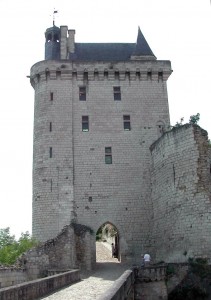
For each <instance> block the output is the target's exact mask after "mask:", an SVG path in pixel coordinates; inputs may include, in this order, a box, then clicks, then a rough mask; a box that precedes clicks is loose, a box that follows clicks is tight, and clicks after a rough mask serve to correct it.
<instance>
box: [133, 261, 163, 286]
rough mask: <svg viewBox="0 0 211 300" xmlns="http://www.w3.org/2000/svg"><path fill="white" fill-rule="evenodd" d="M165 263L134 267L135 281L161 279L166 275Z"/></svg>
mask: <svg viewBox="0 0 211 300" xmlns="http://www.w3.org/2000/svg"><path fill="white" fill-rule="evenodd" d="M166 268H167V266H166V265H161V266H153V265H152V266H146V267H134V273H135V278H136V281H137V282H149V281H162V280H165V277H166Z"/></svg>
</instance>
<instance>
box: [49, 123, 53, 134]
mask: <svg viewBox="0 0 211 300" xmlns="http://www.w3.org/2000/svg"><path fill="white" fill-rule="evenodd" d="M49 131H50V132H51V131H52V122H50V126H49Z"/></svg>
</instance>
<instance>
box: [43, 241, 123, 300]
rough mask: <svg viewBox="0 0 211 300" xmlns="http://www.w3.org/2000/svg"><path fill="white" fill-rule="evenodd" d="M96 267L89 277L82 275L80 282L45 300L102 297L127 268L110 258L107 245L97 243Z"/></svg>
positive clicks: (90, 299) (83, 299)
mask: <svg viewBox="0 0 211 300" xmlns="http://www.w3.org/2000/svg"><path fill="white" fill-rule="evenodd" d="M96 248H97V265H96V269H95V270H94V271H93V272H92V273H91V274H89V275H87V274H82V276H81V277H82V280H81V281H80V282H78V283H75V284H73V285H71V286H69V287H67V288H64V289H62V290H60V291H58V292H56V293H54V294H52V295H50V296H48V297H44V298H42V299H45V300H79V299H80V300H93V299H97V298H98V297H99V296H100V295H102V294H103V293H104V292H105V291H106V290H107V289H108V288H109V287H110V286H112V284H113V282H114V281H115V280H116V279H117V278H119V277H120V276H121V275H122V273H124V271H125V270H127V269H128V266H126V265H123V264H121V263H119V262H118V260H117V259H116V258H112V257H111V251H110V249H109V247H108V245H107V244H104V243H100V242H97V244H96Z"/></svg>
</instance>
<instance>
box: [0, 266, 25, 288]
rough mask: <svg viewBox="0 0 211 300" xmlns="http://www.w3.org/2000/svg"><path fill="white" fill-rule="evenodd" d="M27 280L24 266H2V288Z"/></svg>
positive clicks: (0, 276)
mask: <svg viewBox="0 0 211 300" xmlns="http://www.w3.org/2000/svg"><path fill="white" fill-rule="evenodd" d="M26 280H27V276H26V270H25V269H23V268H18V267H16V266H14V267H6V266H0V289H1V288H4V287H7V286H11V285H14V284H19V283H22V282H24V281H26Z"/></svg>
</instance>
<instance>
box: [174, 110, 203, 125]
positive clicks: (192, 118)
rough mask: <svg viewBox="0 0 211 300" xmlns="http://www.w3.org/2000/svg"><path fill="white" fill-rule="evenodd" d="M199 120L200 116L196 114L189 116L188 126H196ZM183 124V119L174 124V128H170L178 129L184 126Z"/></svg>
mask: <svg viewBox="0 0 211 300" xmlns="http://www.w3.org/2000/svg"><path fill="white" fill-rule="evenodd" d="M199 120H200V114H199V113H197V114H196V115H192V116H190V118H189V122H188V124H195V125H196V124H198V122H199ZM183 122H184V118H181V119H180V121H179V122H176V124H175V125H174V126H172V128H178V127H181V126H183V125H184V124H183Z"/></svg>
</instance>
